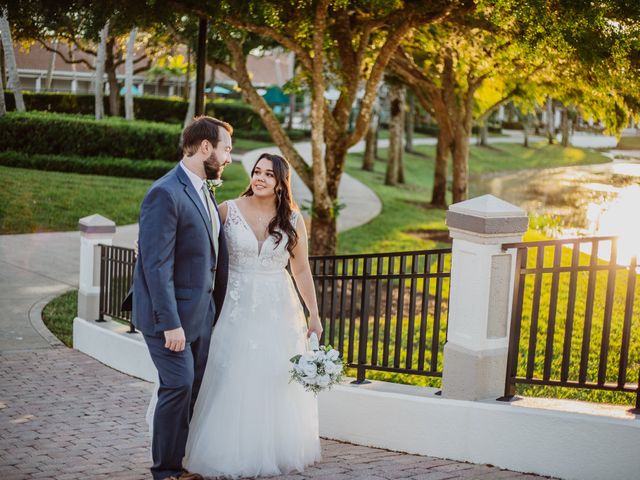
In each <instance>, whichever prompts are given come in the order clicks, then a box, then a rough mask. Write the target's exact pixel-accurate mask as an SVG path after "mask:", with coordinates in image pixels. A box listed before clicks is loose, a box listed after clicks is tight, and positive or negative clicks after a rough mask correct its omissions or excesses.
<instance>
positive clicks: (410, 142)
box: [404, 93, 416, 153]
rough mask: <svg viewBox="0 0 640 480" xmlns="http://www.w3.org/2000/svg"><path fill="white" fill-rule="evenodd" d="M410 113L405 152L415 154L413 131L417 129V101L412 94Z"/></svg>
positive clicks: (409, 102) (407, 123)
mask: <svg viewBox="0 0 640 480" xmlns="http://www.w3.org/2000/svg"><path fill="white" fill-rule="evenodd" d="M407 103H408V105H409V111H408V112H407V114H406V116H405V127H406V128H405V143H404V151H405V152H407V153H413V131H414V129H415V116H416V99H415V97H414V95H413V94H412V93H409V94H408V102H407Z"/></svg>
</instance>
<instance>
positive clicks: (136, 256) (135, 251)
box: [133, 240, 139, 259]
mask: <svg viewBox="0 0 640 480" xmlns="http://www.w3.org/2000/svg"><path fill="white" fill-rule="evenodd" d="M138 252H139V249H138V240H136V241H135V242H134V243H133V256H134V258H136V259H137V258H138Z"/></svg>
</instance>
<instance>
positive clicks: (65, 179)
mask: <svg viewBox="0 0 640 480" xmlns="http://www.w3.org/2000/svg"><path fill="white" fill-rule="evenodd" d="M0 177H1V178H2V187H3V188H2V189H1V190H0V234H9V233H33V232H51V231H66V230H76V229H77V228H78V219H79V218H82V217H84V216H87V215H91V214H93V213H99V214H101V215H103V216H105V217H107V218H110V219H111V220H113V221H114V222H116V224H117V225H126V224H130V223H135V222H136V221H137V219H138V212H139V208H140V202H141V201H142V198H143V196H144V194H145V192H146V191H147V190H148V189H149V187H150V186H151V184H152V181H151V180H141V179H133V178H117V177H106V176H98V175H80V174H76V173H58V172H41V171H38V170H26V169H22V168H10V167H1V166H0ZM224 178H225V184H224V186H223V187H221V188H219V189H218V191H217V196H218V199H219V200H220V201H223V200H226V199H228V198H232V197H235V196H237V195H238V194H239V193H240V192H241V191H242V190H243V189H244V187H245V186H246V185H247V183H248V177H247V175H246V173H245V172H244V169H243V168H242V165H240V164H239V163H235V164H231V165H230V166H229V167H228V168H227V169H226V170H225V173H224Z"/></svg>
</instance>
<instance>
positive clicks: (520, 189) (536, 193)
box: [470, 159, 640, 264]
mask: <svg viewBox="0 0 640 480" xmlns="http://www.w3.org/2000/svg"><path fill="white" fill-rule="evenodd" d="M470 193H471V195H472V196H477V195H484V194H486V193H490V194H492V195H495V196H497V197H500V198H502V199H504V200H506V201H508V202H511V203H513V204H515V205H519V206H520V207H522V208H524V209H525V210H526V211H527V212H530V213H531V212H533V213H536V214H539V215H545V214H550V215H553V216H557V217H559V218H560V221H561V225H562V227H561V229H560V234H559V237H560V238H571V237H576V236H593V235H597V236H602V235H617V236H619V237H620V239H619V243H618V255H617V256H618V263H621V264H628V263H629V262H630V260H631V257H632V256H634V255H639V254H640V221H638V212H639V211H640V159H639V161H620V160H614V161H613V162H611V163H607V164H600V165H590V166H578V167H564V168H554V169H547V170H530V171H520V172H516V173H512V174H511V173H510V174H504V175H494V176H491V177H488V176H483V177H476V178H472V180H471V182H470ZM609 254H610V252H607V251H603V252H599V256H601V257H603V258H606V259H608V258H609Z"/></svg>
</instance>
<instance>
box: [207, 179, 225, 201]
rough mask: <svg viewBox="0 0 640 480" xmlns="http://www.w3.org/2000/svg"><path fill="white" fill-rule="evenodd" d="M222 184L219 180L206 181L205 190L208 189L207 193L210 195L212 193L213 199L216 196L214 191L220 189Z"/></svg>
mask: <svg viewBox="0 0 640 480" xmlns="http://www.w3.org/2000/svg"><path fill="white" fill-rule="evenodd" d="M223 183H224V182H223V181H222V179H220V178H216V179H215V180H207V188H208V189H209V191H210V192H211V193H213V196H214V197H215V196H216V189H217V188H218V187H221V186H222V184H223Z"/></svg>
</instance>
